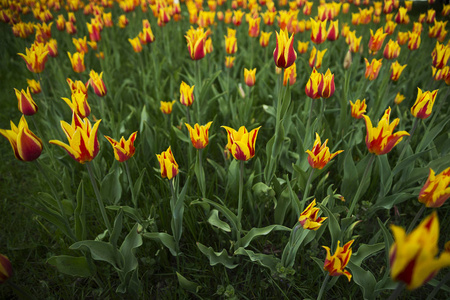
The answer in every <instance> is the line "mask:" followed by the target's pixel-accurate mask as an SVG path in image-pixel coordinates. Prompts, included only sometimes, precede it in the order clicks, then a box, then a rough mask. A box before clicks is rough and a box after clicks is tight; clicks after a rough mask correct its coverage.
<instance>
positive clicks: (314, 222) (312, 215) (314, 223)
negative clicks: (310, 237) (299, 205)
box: [298, 199, 327, 230]
mask: <svg viewBox="0 0 450 300" xmlns="http://www.w3.org/2000/svg"><path fill="white" fill-rule="evenodd" d="M315 206H316V199H314V200H313V202H311V203H310V204H309V205H308V207H307V208H306V209H305V210H304V211H303V212H302V213H301V214H300V217H299V218H298V221H299V222H300V225H302V227H303V228H304V229H309V230H317V229H319V228H320V226H322V223H323V221H325V220H326V219H327V218H322V217H318V216H317V214H318V213H319V209H318V208H317V207H315Z"/></svg>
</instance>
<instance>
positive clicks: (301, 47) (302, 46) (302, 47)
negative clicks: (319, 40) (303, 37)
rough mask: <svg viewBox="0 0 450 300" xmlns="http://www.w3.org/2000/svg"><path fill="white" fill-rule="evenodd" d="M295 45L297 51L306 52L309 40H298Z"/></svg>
mask: <svg viewBox="0 0 450 300" xmlns="http://www.w3.org/2000/svg"><path fill="white" fill-rule="evenodd" d="M297 45H298V46H297V50H298V53H300V54H303V53H306V51H307V50H308V45H309V42H304V43H303V42H301V41H298V44H297Z"/></svg>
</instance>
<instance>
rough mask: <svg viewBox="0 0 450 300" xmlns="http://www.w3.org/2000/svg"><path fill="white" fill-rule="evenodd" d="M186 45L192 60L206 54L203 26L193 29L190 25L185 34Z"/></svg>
mask: <svg viewBox="0 0 450 300" xmlns="http://www.w3.org/2000/svg"><path fill="white" fill-rule="evenodd" d="M185 38H186V41H187V47H188V50H189V53H190V56H191V59H192V60H199V59H202V58H203V57H205V55H206V48H205V43H206V33H205V32H204V30H203V28H201V27H199V28H197V29H194V28H193V27H191V28H190V29H189V30H188V31H187V32H186V35H185Z"/></svg>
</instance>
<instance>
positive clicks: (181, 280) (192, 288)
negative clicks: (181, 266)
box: [176, 272, 201, 294]
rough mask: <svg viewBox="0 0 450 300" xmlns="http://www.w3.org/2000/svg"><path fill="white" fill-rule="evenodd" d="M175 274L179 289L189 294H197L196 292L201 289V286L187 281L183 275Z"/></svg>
mask: <svg viewBox="0 0 450 300" xmlns="http://www.w3.org/2000/svg"><path fill="white" fill-rule="evenodd" d="M176 273H177V278H178V283H179V284H180V286H181V288H183V289H185V290H188V291H189V292H191V293H194V294H197V293H198V291H199V290H200V289H201V286H199V285H197V284H196V283H195V282H192V281H189V280H187V279H186V278H185V277H184V276H183V275H181V274H180V273H178V272H176Z"/></svg>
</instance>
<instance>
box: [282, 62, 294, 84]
mask: <svg viewBox="0 0 450 300" xmlns="http://www.w3.org/2000/svg"><path fill="white" fill-rule="evenodd" d="M296 80H297V65H296V64H295V63H293V64H292V66H290V67H289V68H286V69H284V74H283V85H284V86H286V85H287V84H288V81H289V85H293V84H294V83H295V81H296Z"/></svg>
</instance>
